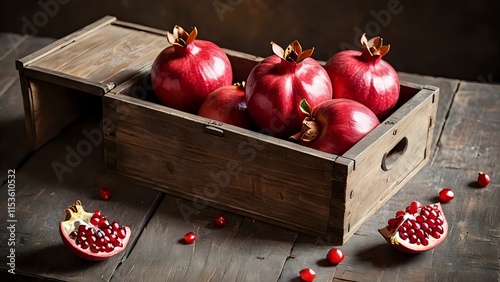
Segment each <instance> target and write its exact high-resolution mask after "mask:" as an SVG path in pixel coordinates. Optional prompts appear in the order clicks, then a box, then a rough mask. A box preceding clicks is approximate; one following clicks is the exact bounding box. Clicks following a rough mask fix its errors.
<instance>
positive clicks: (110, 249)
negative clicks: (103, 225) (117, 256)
mask: <svg viewBox="0 0 500 282" xmlns="http://www.w3.org/2000/svg"><path fill="white" fill-rule="evenodd" d="M114 249H115V246H113V244H112V243H107V244H106V245H105V251H106V252H108V253H110V252H112V251H113V250H114Z"/></svg>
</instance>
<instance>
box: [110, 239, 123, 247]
mask: <svg viewBox="0 0 500 282" xmlns="http://www.w3.org/2000/svg"><path fill="white" fill-rule="evenodd" d="M112 243H113V246H115V247H118V248H121V247H123V243H122V242H120V241H119V240H116V241H113V242H112Z"/></svg>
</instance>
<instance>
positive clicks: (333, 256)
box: [326, 248, 345, 265]
mask: <svg viewBox="0 0 500 282" xmlns="http://www.w3.org/2000/svg"><path fill="white" fill-rule="evenodd" d="M344 257H345V255H344V252H343V251H342V250H340V249H337V248H332V249H330V251H328V254H327V255H326V259H327V260H328V261H329V262H330V263H331V264H333V265H337V264H339V263H341V262H342V261H343V260H344Z"/></svg>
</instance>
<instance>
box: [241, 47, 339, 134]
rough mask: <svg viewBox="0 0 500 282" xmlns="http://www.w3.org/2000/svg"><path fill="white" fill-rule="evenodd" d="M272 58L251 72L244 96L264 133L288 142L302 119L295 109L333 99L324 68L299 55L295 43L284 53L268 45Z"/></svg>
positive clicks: (307, 54)
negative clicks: (305, 101)
mask: <svg viewBox="0 0 500 282" xmlns="http://www.w3.org/2000/svg"><path fill="white" fill-rule="evenodd" d="M271 44H272V48H273V52H274V55H271V56H269V57H267V58H265V59H264V60H263V61H261V62H260V63H259V64H257V65H256V66H255V67H254V68H253V69H252V71H251V72H250V74H249V76H248V79H247V85H246V87H245V95H246V99H247V105H248V111H249V112H250V115H251V117H252V119H253V120H254V122H255V123H256V124H257V126H259V127H260V128H261V129H262V131H263V132H265V133H268V134H270V135H273V136H275V137H278V138H288V137H289V136H290V135H292V134H294V133H296V132H297V131H299V130H300V125H301V123H302V120H304V118H305V115H304V114H303V113H302V112H301V111H300V109H299V108H298V107H297V105H299V104H300V101H301V100H302V99H307V101H308V102H309V103H310V104H311V106H315V105H317V104H319V103H320V102H322V101H325V100H330V99H331V98H332V85H331V82H330V79H329V78H328V74H327V73H326V71H325V70H324V69H323V67H322V66H321V65H320V64H319V63H318V62H317V61H316V60H314V59H313V58H311V57H310V56H311V55H312V53H313V51H314V49H308V50H305V51H302V47H301V46H300V44H299V42H298V41H294V42H292V43H291V44H290V45H289V46H288V47H287V48H286V50H283V49H282V48H281V47H280V46H278V45H277V44H275V43H273V42H271Z"/></svg>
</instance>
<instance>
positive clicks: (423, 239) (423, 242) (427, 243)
mask: <svg viewBox="0 0 500 282" xmlns="http://www.w3.org/2000/svg"><path fill="white" fill-rule="evenodd" d="M420 242H422V245H424V246H427V245H429V240H427V238H422V239H420Z"/></svg>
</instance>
